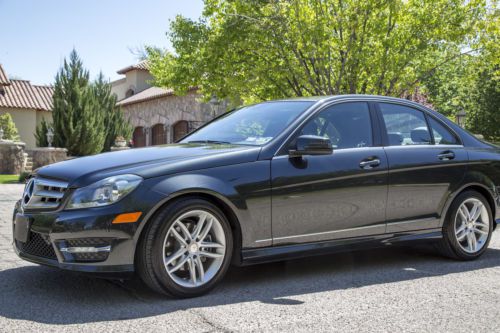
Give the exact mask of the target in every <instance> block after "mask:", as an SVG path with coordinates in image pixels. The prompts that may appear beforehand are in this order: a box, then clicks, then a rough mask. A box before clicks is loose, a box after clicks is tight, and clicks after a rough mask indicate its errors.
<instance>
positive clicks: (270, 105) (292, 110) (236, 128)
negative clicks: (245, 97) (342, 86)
mask: <svg viewBox="0 0 500 333" xmlns="http://www.w3.org/2000/svg"><path fill="white" fill-rule="evenodd" d="M313 103H314V102H310V101H287V102H267V103H261V104H256V105H251V106H246V107H243V108H241V109H239V110H236V111H232V112H228V113H227V114H225V115H223V116H222V117H219V118H217V119H216V120H214V121H213V122H211V123H210V124H208V125H207V126H205V127H203V128H200V129H199V130H198V131H196V132H194V133H193V134H191V135H189V136H187V137H186V138H184V139H183V140H182V141H181V143H200V142H201V143H228V144H241V145H254V146H260V145H264V144H266V143H267V142H269V141H271V140H272V139H273V138H274V137H276V136H277V135H278V134H279V133H281V131H283V130H284V129H285V128H286V127H287V126H288V125H289V124H290V123H291V122H292V121H293V120H294V119H296V118H297V117H298V116H299V114H301V113H302V112H304V111H305V110H306V109H307V108H308V107H310V106H311V105H312V104H313Z"/></svg>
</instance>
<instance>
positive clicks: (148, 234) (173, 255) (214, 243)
mask: <svg viewBox="0 0 500 333" xmlns="http://www.w3.org/2000/svg"><path fill="white" fill-rule="evenodd" d="M204 216H205V217H204ZM203 217H204V218H203ZM210 221H211V222H210ZM198 225H201V226H202V227H204V228H205V229H203V228H200V229H199V230H198V229H196V227H197V226H198ZM182 226H184V227H185V228H184V227H182ZM207 229H209V230H208V231H207ZM195 235H198V236H197V237H196V238H195V239H194V240H193V237H194V236H195ZM202 237H204V238H203V239H200V240H198V239H199V238H202ZM182 239H184V242H185V243H183V242H182ZM193 244H194V245H193ZM203 245H205V246H203ZM207 246H208V247H207ZM232 252H233V236H232V233H231V226H230V224H229V222H228V220H227V218H226V216H225V215H224V214H223V213H222V211H221V210H220V209H219V208H218V207H217V206H215V205H214V204H212V203H211V202H209V201H206V200H204V199H201V198H183V199H179V200H176V201H174V202H172V203H171V204H169V205H168V206H166V207H165V208H163V209H161V210H160V212H159V213H157V214H156V215H155V217H154V218H153V219H152V220H151V221H150V222H149V223H148V225H147V226H146V229H145V230H144V233H143V235H142V237H141V240H140V242H139V245H138V252H137V256H136V267H137V271H138V273H139V276H140V277H141V279H142V280H143V281H144V283H145V284H146V285H147V286H149V288H151V289H152V290H154V291H156V292H158V293H162V294H165V295H168V296H174V297H178V298H189V297H197V296H201V295H203V294H205V293H207V292H209V291H210V290H212V289H213V288H214V287H215V286H216V285H217V284H218V283H219V282H220V281H221V280H222V279H223V277H224V275H225V274H226V272H227V270H228V268H229V265H230V263H231V256H232ZM200 265H201V269H200ZM167 270H168V271H167ZM202 272H203V273H202ZM193 274H194V275H193Z"/></svg>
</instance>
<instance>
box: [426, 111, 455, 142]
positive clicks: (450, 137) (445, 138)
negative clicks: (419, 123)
mask: <svg viewBox="0 0 500 333" xmlns="http://www.w3.org/2000/svg"><path fill="white" fill-rule="evenodd" d="M429 125H430V126H431V128H432V134H433V135H434V142H435V144H437V145H458V144H459V142H458V140H457V137H456V136H455V135H454V134H453V133H451V132H450V130H449V129H447V128H446V127H444V126H443V125H442V124H441V123H440V122H438V121H437V120H435V119H434V118H432V117H429Z"/></svg>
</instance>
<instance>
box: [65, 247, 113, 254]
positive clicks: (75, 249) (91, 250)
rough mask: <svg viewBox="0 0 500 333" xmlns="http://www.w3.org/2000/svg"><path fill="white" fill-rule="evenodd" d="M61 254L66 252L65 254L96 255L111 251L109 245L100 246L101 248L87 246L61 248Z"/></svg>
mask: <svg viewBox="0 0 500 333" xmlns="http://www.w3.org/2000/svg"><path fill="white" fill-rule="evenodd" d="M60 251H61V252H66V253H98V252H109V251H111V245H108V246H102V247H94V246H87V247H76V246H73V247H62V248H61V249H60Z"/></svg>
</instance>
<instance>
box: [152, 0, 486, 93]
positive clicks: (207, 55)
mask: <svg viewBox="0 0 500 333" xmlns="http://www.w3.org/2000/svg"><path fill="white" fill-rule="evenodd" d="M485 6H486V4H485V1H483V0H470V1H463V0H435V1H423V0H371V1H368V0H363V1H354V0H289V1H284V0H231V1H230V0H205V9H204V12H203V16H202V18H201V19H199V20H197V21H193V20H190V19H188V18H184V17H182V16H178V17H177V18H176V19H175V20H174V21H173V22H172V24H171V29H170V32H169V37H170V40H171V42H172V46H173V48H174V50H175V52H174V53H170V52H167V51H159V50H157V49H149V59H150V64H151V71H152V73H153V75H154V76H155V78H156V84H157V85H160V86H167V87H171V88H174V89H175V90H177V91H178V92H185V91H187V90H188V89H189V88H190V87H193V86H197V87H199V88H200V90H201V92H202V93H203V94H204V95H205V97H206V98H209V97H210V96H211V95H212V94H215V95H217V96H218V97H219V98H231V99H234V100H238V99H239V98H241V99H243V100H244V101H254V100H264V99H273V98H282V97H289V96H307V95H329V94H342V93H367V94H383V95H394V96H401V95H405V94H408V93H411V92H412V91H413V90H414V89H415V87H416V86H417V85H418V84H419V83H420V82H422V81H424V80H425V79H426V78H427V77H428V76H429V75H431V74H432V73H433V72H434V71H435V69H436V68H438V67H439V66H440V65H442V64H444V63H447V62H448V61H450V60H453V59H455V58H457V57H459V56H460V54H461V53H464V52H470V51H464V49H463V47H462V45H464V44H466V43H468V41H469V40H472V39H474V38H475V36H474V29H473V28H474V27H475V26H476V25H477V22H479V21H481V20H483V19H484V15H485Z"/></svg>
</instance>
